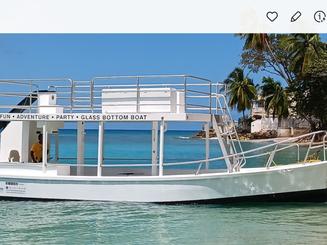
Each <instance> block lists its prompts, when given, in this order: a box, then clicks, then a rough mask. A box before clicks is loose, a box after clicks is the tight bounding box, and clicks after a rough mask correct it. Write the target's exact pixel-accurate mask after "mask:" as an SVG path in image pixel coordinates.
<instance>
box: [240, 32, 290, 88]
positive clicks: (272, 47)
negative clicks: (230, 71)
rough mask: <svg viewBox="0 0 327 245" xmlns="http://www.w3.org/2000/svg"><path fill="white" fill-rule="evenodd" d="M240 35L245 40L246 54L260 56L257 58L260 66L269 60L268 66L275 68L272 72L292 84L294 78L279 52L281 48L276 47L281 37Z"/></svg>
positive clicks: (260, 34) (261, 34)
mask: <svg viewBox="0 0 327 245" xmlns="http://www.w3.org/2000/svg"><path fill="white" fill-rule="evenodd" d="M239 35H240V36H241V38H242V39H244V40H245V42H244V46H243V50H244V51H245V52H244V54H249V53H250V54H251V53H252V55H253V53H254V54H256V55H257V56H259V57H257V58H258V60H257V61H259V64H261V65H263V64H264V63H265V60H268V62H267V63H268V64H266V66H267V65H268V66H270V67H271V68H273V71H272V72H274V73H275V74H276V73H277V74H278V75H279V76H281V77H282V78H283V79H284V80H285V81H286V82H287V83H290V81H291V80H292V77H291V75H290V74H289V72H288V70H287V69H286V65H285V62H284V61H285V60H284V59H283V58H282V57H281V56H280V54H279V51H278V50H277V49H278V48H279V47H278V45H276V40H279V39H280V37H281V35H276V34H270V35H268V34H266V33H257V34H255V33H248V34H239ZM251 51H252V52H251ZM243 58H244V57H243ZM257 64H258V63H257ZM252 67H253V66H252ZM250 70H251V67H250ZM266 71H268V70H266Z"/></svg>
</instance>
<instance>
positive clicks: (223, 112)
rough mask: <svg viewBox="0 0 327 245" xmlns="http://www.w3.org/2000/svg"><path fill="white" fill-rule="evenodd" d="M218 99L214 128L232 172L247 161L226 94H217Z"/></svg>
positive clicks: (213, 120) (213, 118)
mask: <svg viewBox="0 0 327 245" xmlns="http://www.w3.org/2000/svg"><path fill="white" fill-rule="evenodd" d="M216 101H217V104H216V114H215V115H214V116H213V117H212V125H213V129H214V130H215V133H216V135H217V140H218V143H219V145H220V147H221V150H222V154H223V156H224V157H225V161H226V164H227V166H229V167H228V168H229V169H228V170H229V171H230V172H233V171H239V170H240V168H241V167H242V166H243V165H244V164H245V163H246V159H245V156H244V154H243V149H242V145H241V142H240V140H239V137H238V134H237V131H236V128H235V124H234V121H233V118H232V116H231V113H230V111H229V108H228V104H227V101H226V98H225V96H224V95H222V94H217V95H216Z"/></svg>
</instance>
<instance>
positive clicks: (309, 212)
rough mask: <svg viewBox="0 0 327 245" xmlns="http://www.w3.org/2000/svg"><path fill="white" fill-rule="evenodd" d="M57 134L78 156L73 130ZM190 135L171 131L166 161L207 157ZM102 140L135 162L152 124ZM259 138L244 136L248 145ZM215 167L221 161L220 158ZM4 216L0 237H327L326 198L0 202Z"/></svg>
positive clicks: (142, 157)
mask: <svg viewBox="0 0 327 245" xmlns="http://www.w3.org/2000/svg"><path fill="white" fill-rule="evenodd" d="M60 134H61V136H60V141H61V142H64V143H65V144H64V145H63V146H62V147H60V155H61V157H72V158H73V157H75V155H76V136H75V132H74V131H72V130H65V131H61V132H60ZM193 134H194V132H179V131H169V132H168V133H167V137H166V143H167V147H166V148H165V150H166V153H167V155H166V160H167V161H174V160H189V159H202V158H204V142H203V140H199V139H194V140H191V139H189V140H186V139H180V136H183V137H190V136H192V135H193ZM105 140H106V146H105V149H106V150H105V157H106V158H107V163H108V164H111V163H113V162H117V161H120V162H130V161H129V160H126V159H128V158H138V159H139V160H138V161H137V162H142V161H144V162H147V161H149V159H150V156H151V151H149V147H150V142H151V137H150V133H149V132H147V131H133V132H131V131H130V132H125V133H123V132H122V131H107V132H106V136H105ZM86 141H87V146H86V149H87V151H86V156H87V157H90V158H93V157H95V156H96V147H97V135H96V132H95V131H88V132H87V134H86ZM109 142H110V143H111V144H110V143H109ZM261 145H262V144H253V143H247V144H244V145H243V147H244V148H245V149H249V148H253V147H258V146H261ZM211 147H212V156H216V155H217V154H218V153H219V149H218V146H217V143H216V142H214V141H212V144H211ZM52 150H53V149H52ZM52 154H53V152H52ZM277 158H278V160H276V161H284V162H287V161H292V159H293V158H294V155H292V153H291V151H289V152H286V153H283V154H280V155H279V156H277ZM117 159H118V160H117ZM121 159H124V160H121ZM67 161H68V160H67ZM69 161H72V159H70V160H69ZM89 161H90V163H92V162H94V160H93V159H89ZM262 163H263V162H262ZM262 163H261V162H249V165H251V166H256V165H260V164H262ZM216 167H223V166H222V165H220V163H217V164H216ZM0 217H1V225H0V244H327V232H326V231H327V204H326V203H320V204H315V203H296V204H295V203H294V204H285V203H280V204H278V203H277V204H270V203H264V204H260V205H258V204H242V205H236V204H234V205H172V206H166V205H155V204H138V203H106V202H32V201H22V202H14V201H1V202H0Z"/></svg>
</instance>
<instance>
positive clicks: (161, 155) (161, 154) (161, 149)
mask: <svg viewBox="0 0 327 245" xmlns="http://www.w3.org/2000/svg"><path fill="white" fill-rule="evenodd" d="M164 137H165V121H164V118H163V117H162V118H161V122H160V142H159V176H163V160H164Z"/></svg>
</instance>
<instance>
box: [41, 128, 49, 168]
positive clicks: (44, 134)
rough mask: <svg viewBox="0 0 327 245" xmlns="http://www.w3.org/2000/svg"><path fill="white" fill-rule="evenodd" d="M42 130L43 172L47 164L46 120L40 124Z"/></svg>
mask: <svg viewBox="0 0 327 245" xmlns="http://www.w3.org/2000/svg"><path fill="white" fill-rule="evenodd" d="M42 131H43V132H42V137H43V138H42V172H43V173H45V172H46V171H47V165H48V130H47V123H46V122H44V124H43V126H42Z"/></svg>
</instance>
